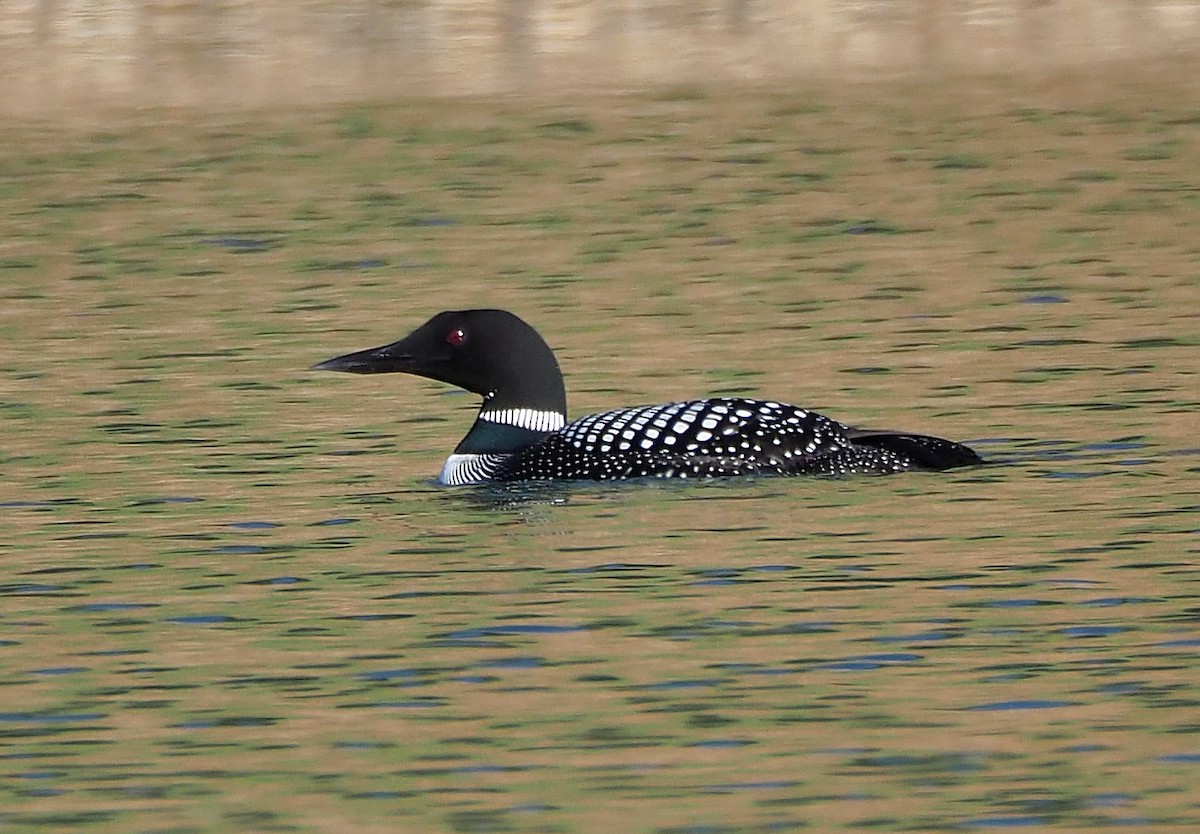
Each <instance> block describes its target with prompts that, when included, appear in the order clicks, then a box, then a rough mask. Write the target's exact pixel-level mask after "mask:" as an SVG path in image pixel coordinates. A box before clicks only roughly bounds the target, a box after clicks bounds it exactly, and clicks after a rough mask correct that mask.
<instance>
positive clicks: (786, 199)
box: [0, 97, 1200, 834]
mask: <svg viewBox="0 0 1200 834" xmlns="http://www.w3.org/2000/svg"><path fill="white" fill-rule="evenodd" d="M976 104H977V105H978V102H976ZM939 107H944V108H946V109H938V108H939ZM1171 108H1172V105H1171V104H1170V103H1169V102H1163V101H1157V102H1156V101H1153V100H1151V101H1142V100H1137V101H1132V102H1124V103H1115V104H1110V105H1106V106H1105V107H1097V108H1095V109H1091V110H1082V109H1081V110H1069V109H1061V108H1053V107H1045V108H1040V109H1039V108H1024V109H1013V108H1011V107H1009V106H1008V105H1007V104H1005V103H1004V102H1003V101H999V100H998V101H992V102H991V103H988V104H987V105H986V106H983V109H982V110H974V111H971V110H969V108H968V111H967V112H965V113H964V111H963V110H962V109H956V108H955V107H951V106H950V105H944V104H943V105H938V106H932V105H927V104H926V103H923V102H922V101H921V100H920V99H919V97H915V98H913V99H912V100H907V99H904V98H900V99H897V100H893V101H889V103H888V104H887V105H886V106H885V105H881V104H875V105H871V106H864V105H863V103H862V102H849V101H848V102H839V101H829V102H826V103H822V104H821V105H820V106H815V105H811V104H810V103H806V102H799V103H786V102H785V103H781V102H780V101H777V100H767V99H762V100H759V99H754V100H747V101H743V102H738V103H731V102H726V101H723V100H717V101H708V100H690V99H688V100H681V101H650V100H646V101H621V102H618V103H614V104H612V105H611V107H610V109H608V110H597V111H596V112H592V111H586V110H576V109H572V108H562V107H560V108H550V107H544V108H542V109H538V108H532V109H530V110H528V112H526V111H524V110H520V109H506V108H505V107H504V106H503V105H486V106H480V107H478V108H476V109H475V110H473V111H472V112H471V113H469V114H468V113H466V112H465V111H464V110H463V109H462V108H461V107H459V108H456V107H454V106H449V105H446V106H441V105H422V106H420V107H416V106H414V107H412V108H390V109H389V108H384V109H380V110H378V111H372V112H371V113H369V114H367V115H365V116H364V115H363V114H357V115H355V116H354V119H353V120H352V121H347V120H345V119H336V118H333V117H328V118H324V117H322V118H318V119H315V120H313V119H308V120H307V121H305V120H302V119H300V118H299V117H284V116H280V117H278V122H273V121H269V120H266V119H263V120H262V121H259V122H253V123H251V122H246V123H241V122H237V123H233V122H231V123H228V124H212V125H207V124H206V125H205V126H203V127H201V128H184V127H179V128H163V127H148V128H146V129H145V130H141V131H130V132H128V133H125V132H118V133H112V134H105V135H91V136H86V137H84V136H78V135H70V134H59V133H53V132H51V133H38V134H36V135H35V134H34V133H32V132H31V131H26V132H24V133H22V132H19V131H15V129H13V128H9V129H8V130H10V131H12V132H13V136H12V137H10V139H12V141H11V142H10V150H8V151H6V156H5V158H4V162H3V165H4V174H5V179H4V182H5V183H6V185H5V189H6V200H8V201H9V203H10V205H11V207H12V209H11V211H9V212H8V214H7V217H6V218H5V219H4V220H3V221H0V223H2V224H3V229H4V234H3V238H4V240H5V243H4V247H5V248H4V250H3V251H2V252H0V266H2V267H3V269H2V271H0V277H2V278H3V292H4V308H3V310H2V311H0V326H2V327H3V329H4V332H5V339H4V341H3V342H2V343H0V372H2V374H3V377H2V378H3V385H4V389H3V396H2V402H0V405H2V409H0V419H3V428H4V434H3V437H4V441H3V444H2V446H0V448H2V450H3V456H2V458H0V464H2V468H0V474H2V475H3V482H2V486H0V510H2V512H3V517H4V527H5V533H4V535H3V536H2V537H0V556H2V557H3V561H2V562H0V564H2V565H3V567H2V568H0V601H2V606H0V693H2V694H3V702H2V703H0V773H2V774H3V779H2V780H0V827H7V828H12V830H14V831H16V830H31V831H53V832H59V831H76V830H78V831H121V832H130V831H158V832H167V831H170V832H187V831H206V832H207V831H230V832H245V831H350V830H353V831H356V832H366V831H462V832H479V831H528V832H540V831H546V832H561V831H645V832H655V834H683V833H684V832H687V833H688V834H710V832H712V833H714V834H715V833H716V832H721V833H722V834H723V832H759V831H762V832H767V831H792V830H801V829H807V830H813V831H841V830H847V831H849V830H857V831H862V830H874V831H880V830H882V831H972V830H991V829H1008V828H1024V829H1032V830H1051V829H1052V830H1068V831H1075V830H1090V829H1093V828H1105V829H1114V828H1115V829H1120V830H1130V831H1179V832H1184V831H1193V830H1196V828H1197V827H1198V826H1200V811H1198V807H1200V791H1198V790H1197V788H1196V783H1197V767H1198V766H1200V742H1198V741H1197V738H1198V736H1197V732H1198V730H1200V725H1198V722H1197V716H1198V715H1200V711H1198V707H1200V702H1198V701H1197V698H1196V688H1195V679H1196V675H1197V669H1198V664H1197V656H1198V654H1200V633H1198V631H1197V627H1196V622H1197V614H1198V613H1200V607H1198V606H1197V602H1196V600H1197V598H1198V592H1200V585H1198V582H1200V572H1198V569H1197V552H1198V549H1200V548H1198V543H1197V538H1198V534H1200V525H1198V523H1197V518H1198V515H1197V508H1198V507H1200V501H1198V498H1197V495H1198V493H1197V490H1196V475H1197V467H1198V463H1197V457H1198V455H1200V445H1198V444H1197V443H1196V441H1195V413H1196V405H1197V403H1196V397H1195V387H1196V371H1197V365H1196V358H1195V357H1196V347H1197V345H1196V335H1195V326H1194V320H1195V313H1196V311H1197V308H1198V304H1200V284H1198V283H1197V278H1196V276H1197V274H1198V271H1197V265H1198V263H1200V250H1197V248H1196V243H1195V241H1196V239H1197V238H1196V231H1197V228H1198V226H1200V202H1198V201H1197V199H1196V194H1197V187H1198V185H1197V179H1196V171H1195V169H1194V165H1193V164H1192V163H1193V161H1194V158H1195V154H1194V151H1195V149H1196V143H1197V141H1198V140H1200V120H1197V119H1196V118H1195V114H1194V113H1190V112H1187V111H1178V110H1175V109H1171ZM347 118H349V117H347ZM364 119H365V121H364ZM364 125H366V127H365V128H364V127H363V126H364ZM631 218H636V222H634V220H632V219H631ZM868 221H869V222H868ZM485 303H486V304H496V305H501V306H507V307H513V308H515V309H519V310H520V311H521V312H522V313H523V314H525V315H526V316H527V317H528V318H529V319H531V320H532V321H534V322H536V323H537V324H538V326H539V327H540V328H541V329H542V330H543V332H544V333H546V335H547V336H548V337H549V339H550V341H551V344H553V345H554V346H555V347H556V348H557V349H558V350H559V353H560V358H561V361H562V364H563V366H564V368H565V370H566V372H567V375H568V389H569V392H570V397H571V402H572V413H573V414H580V413H583V412H585V411H588V410H596V409H600V408H607V407H612V406H616V405H623V404H633V403H641V402H652V401H655V400H666V399H670V398H673V397H680V396H689V395H696V394H701V393H730V392H732V393H754V394H760V395H764V396H770V397H777V398H783V399H788V400H791V401H795V402H800V403H804V404H807V405H812V406H814V407H820V408H821V409H823V410H825V411H826V412H828V413H830V414H831V415H832V416H834V417H837V418H839V419H844V420H846V421H848V422H856V423H862V424H866V425H876V426H889V427H891V426H894V427H898V428H917V429H922V430H926V431H930V432H933V433H937V434H943V435H946V436H951V437H954V438H955V439H961V440H964V441H968V442H971V443H972V444H973V445H975V446H977V447H978V448H979V449H980V450H981V451H982V452H983V453H984V454H985V455H986V456H988V457H990V458H992V459H994V460H995V461H997V465H995V466H991V467H987V468H982V469H975V470H960V471H956V472H951V473H945V474H914V475H907V476H900V477H894V478H885V479H871V478H865V479H856V480H845V481H836V480H818V479H804V480H781V479H760V480H735V481H729V482H719V483H717V482H711V483H699V484H633V485H624V486H615V487H614V486H556V487H539V488H524V489H522V488H514V489H505V490H471V489H465V490H462V489H460V490H453V489H441V488H437V487H436V486H434V485H433V483H432V477H433V475H434V474H436V472H437V471H438V468H439V467H440V463H441V459H442V458H443V457H444V455H445V454H446V453H447V452H448V451H449V449H450V448H451V447H452V446H453V444H454V442H456V440H457V439H458V437H459V436H460V435H461V433H462V432H463V431H464V430H465V428H466V427H467V425H468V424H469V422H470V419H471V416H472V410H473V401H472V399H471V398H470V397H467V396H464V395H459V394H455V393H450V392H447V391H446V389H445V387H444V386H439V385H436V384H433V383H428V382H424V381H420V380H416V379H414V378H406V377H371V378H360V377H341V376H333V375H318V374H310V373H308V372H307V371H305V370H304V369H305V368H307V367H308V366H309V365H311V364H312V363H313V362H314V361H317V360H320V359H323V358H326V357H327V356H329V355H332V354H334V353H337V352H341V351H343V350H349V349H353V348H357V347H364V346H367V345H370V344H377V343H380V342H382V341H384V340H387V339H390V338H394V337H396V336H399V335H402V334H403V333H404V332H406V331H407V330H408V329H409V328H411V327H412V326H414V325H416V324H419V323H420V322H422V321H423V320H424V319H425V318H426V316H427V315H428V314H429V313H431V312H433V311H436V310H437V309H441V308H443V307H453V306H465V305H468V304H472V305H473V304H485Z"/></svg>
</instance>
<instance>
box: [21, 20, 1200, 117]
mask: <svg viewBox="0 0 1200 834" xmlns="http://www.w3.org/2000/svg"><path fill="white" fill-rule="evenodd" d="M1198 55H1200V0H1161V1H1160V2H1151V1H1150V0H337V1H336V2H334V0H287V2H277V0H203V2H199V1H196V0H141V1H140V2H139V0H24V2H14V1H13V0H0V113H3V114H8V115H12V114H24V115H49V114H55V113H64V112H73V113H78V112H81V111H83V112H86V111H97V110H104V109H108V108H112V107H142V106H195V107H230V106H261V105H271V104H285V105H286V104H302V103H322V102H327V101H339V100H364V99H383V98H394V97H398V96H400V97H403V96H414V95H416V96H430V95H431V96H442V95H480V94H483V95H487V94H491V93H500V92H535V93H536V92H550V93H554V92H563V91H577V90H603V91H608V92H611V91H614V90H622V89H626V88H634V87H639V86H647V85H707V84H713V83H729V82H732V83H751V84H786V83H789V82H791V81H794V80H797V79H815V78H822V79H834V80H843V79H845V80H858V79H870V78H876V77H895V76H897V75H903V74H913V73H920V72H929V73H935V74H936V73H961V74H988V75H990V74H996V73H1001V74H1013V73H1016V74H1035V75H1037V74H1044V73H1055V72H1058V71H1061V70H1063V69H1071V70H1073V71H1078V72H1083V73H1089V72H1092V71H1094V70H1095V69H1097V68H1098V67H1101V66H1109V67H1112V66H1116V67H1120V68H1121V69H1122V72H1124V71H1125V68H1129V67H1136V68H1139V69H1142V70H1147V69H1148V70H1151V71H1163V72H1166V73H1168V74H1172V75H1178V73H1180V72H1187V69H1184V68H1188V67H1194V65H1195V59H1196V57H1197V56H1198Z"/></svg>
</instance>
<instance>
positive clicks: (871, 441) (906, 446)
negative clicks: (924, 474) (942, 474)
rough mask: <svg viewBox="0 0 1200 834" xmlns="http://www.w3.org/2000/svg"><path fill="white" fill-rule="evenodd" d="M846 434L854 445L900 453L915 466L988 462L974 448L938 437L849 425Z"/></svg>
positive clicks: (938, 466)
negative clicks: (854, 427)
mask: <svg viewBox="0 0 1200 834" xmlns="http://www.w3.org/2000/svg"><path fill="white" fill-rule="evenodd" d="M847 435H848V437H849V438H850V442H851V443H852V444H854V445H855V446H867V447H870V448H872V449H884V450H886V451H889V452H892V453H893V454H896V455H901V456H902V457H905V458H908V459H909V460H910V461H912V464H913V466H914V467H916V468H918V469H932V470H942V469H954V468H955V467H958V466H979V465H980V464H984V463H987V461H985V460H984V459H983V458H981V457H980V456H979V455H978V454H977V453H976V452H975V450H974V449H971V448H969V447H967V446H964V445H963V444H961V443H955V442H954V441H952V440H943V439H942V438H940V437H930V436H929V435H925V434H908V433H906V432H897V431H871V430H868V429H849V431H848V432H847Z"/></svg>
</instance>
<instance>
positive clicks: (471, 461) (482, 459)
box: [438, 453, 508, 486]
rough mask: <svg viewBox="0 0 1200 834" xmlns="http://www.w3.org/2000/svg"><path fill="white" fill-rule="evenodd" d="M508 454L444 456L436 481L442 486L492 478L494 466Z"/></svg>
mask: <svg viewBox="0 0 1200 834" xmlns="http://www.w3.org/2000/svg"><path fill="white" fill-rule="evenodd" d="M507 457H508V455H470V454H458V453H455V454H453V455H451V456H450V457H448V458H446V463H445V465H444V466H443V467H442V474H440V475H438V483H439V484H441V485H442V486H465V485H467V484H479V483H483V482H484V481H490V480H491V479H492V473H493V472H495V471H496V467H497V466H498V465H499V464H500V462H501V461H503V460H504V459H505V458H507Z"/></svg>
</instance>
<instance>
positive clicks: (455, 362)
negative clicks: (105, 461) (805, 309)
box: [312, 310, 984, 486]
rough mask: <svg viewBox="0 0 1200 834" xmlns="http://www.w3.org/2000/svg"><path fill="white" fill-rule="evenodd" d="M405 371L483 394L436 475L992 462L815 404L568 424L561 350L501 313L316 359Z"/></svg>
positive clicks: (595, 417) (698, 405)
mask: <svg viewBox="0 0 1200 834" xmlns="http://www.w3.org/2000/svg"><path fill="white" fill-rule="evenodd" d="M312 369H313V370H319V371H345V372H347V373H354V374H381V373H393V372H400V373H407V374H415V375H416V376H422V377H426V378H428V379H436V380H438V381H440V382H447V383H450V384H451V385H456V386H458V387H459V388H463V389H466V390H467V391H471V392H473V393H475V394H479V395H480V396H482V397H483V403H482V404H481V405H480V407H479V414H478V415H477V416H476V418H475V422H474V424H473V425H472V426H471V429H470V431H468V432H467V434H466V436H465V437H464V438H463V439H462V441H460V442H459V444H458V446H456V447H455V449H454V451H453V453H452V454H451V455H450V456H449V458H447V460H446V463H445V465H444V466H443V467H442V472H441V475H440V476H439V477H438V481H439V483H442V484H446V485H454V486H458V485H464V484H479V483H486V482H492V481H524V480H555V481H558V480H590V481H607V480H624V479H631V478H716V477H728V476H740V475H851V474H879V475H882V474H890V473H893V472H903V471H905V470H913V469H924V470H943V469H951V468H954V467H958V466H972V465H976V464H981V463H983V462H984V461H983V460H982V459H981V458H980V457H979V455H977V454H976V453H975V452H974V451H972V450H971V449H969V448H968V447H966V446H964V445H962V444H960V443H955V442H952V441H949V440H943V439H942V438H939V437H930V436H928V435H923V434H910V433H908V432H896V431H872V430H866V429H859V428H853V427H851V426H847V425H845V424H843V423H839V422H837V421H836V420H831V419H830V418H828V417H825V416H823V415H821V414H818V413H816V412H815V411H810V410H808V409H806V408H800V407H798V406H794V405H788V404H787V403H782V402H776V401H774V400H756V399H745V398H742V397H709V398H705V399H697V400H687V401H684V402H671V403H664V404H661V405H643V406H634V407H632V408H617V409H613V410H611V411H603V412H600V413H598V414H589V415H588V416H586V417H580V418H579V419H577V420H573V421H571V422H569V423H568V422H567V394H566V387H565V385H564V383H563V376H562V372H561V371H560V370H559V367H558V361H557V360H556V359H555V358H554V352H553V351H552V350H551V349H550V347H549V345H547V344H546V342H545V340H544V339H543V338H542V337H541V336H540V335H539V334H538V332H537V331H536V330H534V329H533V328H532V327H531V326H529V325H528V324H526V323H525V322H524V321H523V320H521V319H520V318H518V317H517V316H516V315H514V314H512V313H510V312H507V311H505V310H457V311H447V312H443V313H438V314H437V315H436V316H434V317H433V318H431V319H430V320H429V321H427V322H425V324H423V325H421V326H420V327H418V328H417V329H416V330H414V331H413V332H412V333H410V334H409V335H408V336H405V337H404V338H403V339H401V340H400V341H398V342H393V343H391V344H388V345H383V346H382V347H374V348H368V349H367V350H359V351H355V352H354V353H347V354H345V355H343V356H337V357H334V358H333V359H328V360H326V361H324V362H321V363H318V364H316V365H314V366H313V368H312Z"/></svg>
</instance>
